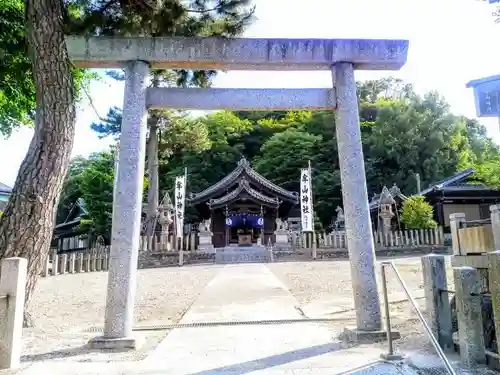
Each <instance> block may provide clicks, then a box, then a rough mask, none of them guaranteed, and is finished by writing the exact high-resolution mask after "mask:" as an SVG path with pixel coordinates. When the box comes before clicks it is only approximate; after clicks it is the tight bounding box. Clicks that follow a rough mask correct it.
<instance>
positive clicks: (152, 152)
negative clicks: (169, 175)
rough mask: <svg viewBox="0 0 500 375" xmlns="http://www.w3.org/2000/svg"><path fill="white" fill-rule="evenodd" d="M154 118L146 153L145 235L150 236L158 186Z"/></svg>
mask: <svg viewBox="0 0 500 375" xmlns="http://www.w3.org/2000/svg"><path fill="white" fill-rule="evenodd" d="M157 121H158V120H157V119H156V117H154V116H152V117H151V121H150V124H149V139H148V145H147V153H148V178H149V181H148V182H149V186H148V211H147V227H146V235H147V236H152V235H153V234H154V232H155V226H156V213H157V210H158V204H159V197H158V196H159V185H158V126H157Z"/></svg>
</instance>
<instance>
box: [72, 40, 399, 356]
mask: <svg viewBox="0 0 500 375" xmlns="http://www.w3.org/2000/svg"><path fill="white" fill-rule="evenodd" d="M67 46H68V52H69V56H70V58H71V60H72V61H73V63H74V64H75V66H77V67H80V68H115V69H116V68H121V69H125V95H124V104H123V122H122V128H121V137H120V156H119V174H118V182H117V187H116V189H117V194H116V199H115V201H114V202H113V212H114V215H113V228H112V241H111V259H110V267H109V279H108V291H107V300H106V313H105V326H104V336H103V337H100V338H95V339H93V340H92V342H91V344H92V345H93V346H94V347H107V348H109V347H120V348H135V347H136V342H135V340H134V338H133V337H132V323H133V314H134V311H133V309H134V298H135V290H136V272H137V271H136V270H137V257H138V248H139V236H140V232H139V231H140V219H141V209H142V204H141V203H142V191H143V176H144V160H145V147H146V146H145V143H146V117H147V111H148V108H182V109H232V110H285V109H289V110H300V109H309V110H311V109H312V110H314V109H316V110H320V109H322V110H326V109H328V110H334V111H335V113H336V120H335V121H336V132H337V142H338V152H339V162H340V169H341V182H342V195H343V202H344V210H345V226H346V233H347V245H348V249H349V259H350V263H351V278H352V285H353V294H354V302H355V308H356V323H357V327H356V332H358V333H365V332H374V331H380V330H381V329H382V323H381V312H380V300H379V296H378V292H377V280H376V275H375V251H374V244H373V238H372V228H371V221H370V212H369V208H368V195H367V188H366V175H365V166H364V160H363V150H362V144H361V130H360V125H359V115H358V100H357V95H356V82H355V78H354V70H355V69H360V70H398V69H400V68H401V67H402V66H403V65H404V64H405V62H406V58H407V53H408V41H405V40H364V39H353V40H351V39H334V40H324V39H310V40H308V39H244V38H241V39H219V38H159V37H157V38H144V37H90V38H84V37H68V38H67ZM150 69H201V70H204V69H205V70H206V69H216V70H281V71H293V70H295V71H310V70H327V71H331V74H332V81H333V84H332V86H333V90H332V89H196V88H187V89H184V88H148V77H149V72H150ZM332 277H334V275H332Z"/></svg>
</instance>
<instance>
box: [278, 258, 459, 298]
mask: <svg viewBox="0 0 500 375" xmlns="http://www.w3.org/2000/svg"><path fill="white" fill-rule="evenodd" d="M394 261H395V263H396V267H397V269H398V271H399V272H400V274H401V276H402V278H403V280H404V281H405V283H406V285H407V286H408V288H409V289H410V291H415V290H419V289H422V287H423V281H422V266H421V261H420V257H406V258H397V259H394ZM269 268H270V269H271V271H272V272H273V273H274V274H275V275H276V276H277V277H278V278H279V279H280V280H281V281H282V282H283V283H284V284H285V285H286V286H287V287H288V288H289V289H290V291H291V293H292V294H293V295H294V296H295V298H297V300H298V301H299V303H300V304H301V305H302V306H303V305H307V304H309V303H311V302H314V301H317V300H322V299H323V300H324V299H351V297H352V287H351V280H350V278H351V276H350V264H349V261H348V260H332V261H328V260H327V261H314V262H286V263H273V264H269ZM377 274H378V278H379V280H380V267H379V266H377ZM447 276H448V284H449V285H448V288H449V289H453V283H452V281H453V279H452V273H451V266H450V265H449V262H448V270H447ZM387 281H388V292H389V294H391V293H401V292H402V291H403V290H402V289H401V286H400V285H399V283H398V282H397V279H396V276H395V275H394V274H393V272H392V271H388V273H387Z"/></svg>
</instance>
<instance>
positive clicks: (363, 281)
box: [332, 63, 382, 335]
mask: <svg viewBox="0 0 500 375" xmlns="http://www.w3.org/2000/svg"><path fill="white" fill-rule="evenodd" d="M332 79H333V85H334V90H335V92H336V97H337V109H336V112H335V115H336V117H335V126H336V132H337V144H338V153H339V164H340V177H341V183H342V197H343V202H344V215H345V229H346V234H347V248H348V251H349V260H350V263H351V280H352V289H353V294H354V306H355V308H356V325H357V327H356V328H357V330H356V331H357V332H356V335H358V333H361V334H362V333H363V331H365V332H373V331H379V330H380V329H381V328H382V319H381V312H380V298H379V295H378V291H377V279H376V274H375V247H374V244H373V236H372V225H371V221H370V209H369V207H368V192H367V188H366V173H365V162H364V159H363V145H362V143H361V129H360V124H359V109H358V97H357V95H356V80H355V78H354V66H353V64H352V63H338V64H335V65H334V66H333V68H332Z"/></svg>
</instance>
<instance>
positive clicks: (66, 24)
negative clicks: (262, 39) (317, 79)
mask: <svg viewBox="0 0 500 375" xmlns="http://www.w3.org/2000/svg"><path fill="white" fill-rule="evenodd" d="M248 4H249V0H230V1H228V0H215V1H208V0H191V1H183V0H169V1H159V2H150V1H145V0H97V1H95V0H37V1H35V0H26V1H25V4H24V9H23V5H22V1H21V0H12V1H3V2H0V12H1V13H0V30H1V31H0V38H2V39H1V40H0V42H2V43H1V44H2V47H1V48H2V51H1V52H2V63H1V64H0V68H1V69H2V70H1V71H0V77H1V78H0V85H1V86H0V116H2V118H0V120H4V119H7V121H5V122H2V121H0V122H2V127H3V129H2V127H0V131H3V132H4V133H8V130H7V131H6V130H5V129H11V128H12V126H16V125H19V124H24V123H26V122H29V120H30V119H31V118H33V117H34V119H35V120H34V130H35V132H34V137H33V139H32V141H31V144H30V147H29V151H28V154H27V156H26V158H25V159H24V161H23V163H22V164H21V167H20V170H19V175H18V177H17V180H16V183H15V186H14V188H13V193H12V196H11V199H10V201H9V203H8V205H7V207H6V209H5V211H4V214H3V216H2V219H1V220H0V256H1V257H7V256H21V257H25V258H27V259H28V272H29V274H28V282H27V290H26V291H27V293H26V307H28V302H29V300H30V297H31V296H32V292H33V290H34V287H35V283H36V280H37V278H38V275H39V274H40V269H41V267H42V264H43V261H44V259H45V258H46V257H47V254H48V250H49V246H50V240H51V237H52V232H53V226H54V218H55V214H56V207H57V204H58V201H59V196H60V193H61V189H62V186H63V182H64V178H65V175H66V172H67V170H68V164H69V159H70V154H71V151H72V146H73V140H74V133H75V113H76V112H75V100H76V99H77V93H78V90H77V88H78V85H75V83H78V82H81V81H82V80H81V78H82V77H85V74H83V73H82V71H79V70H75V69H72V66H71V62H70V60H69V57H68V52H67V49H66V43H65V33H69V34H79V35H83V34H84V35H125V34H127V35H130V34H137V35H155V36H156V35H181V34H182V33H184V32H186V30H198V31H199V34H200V35H201V34H202V30H207V31H211V35H221V36H223V35H236V34H238V33H239V32H240V31H241V30H243V28H244V26H245V25H246V24H247V23H248V22H249V20H250V19H251V17H252V15H253V8H248V7H246V6H247V5H248ZM181 21H182V22H181ZM153 26H154V27H158V29H159V30H161V32H158V31H155V29H154V27H153ZM4 42H5V43H4ZM27 46H29V51H30V53H29V54H28V52H27V51H28V48H27ZM4 56H6V59H5V60H4ZM4 62H5V63H4ZM27 62H31V63H30V64H27ZM210 74H211V73H210V72H188V71H182V70H181V71H179V75H180V76H183V77H187V78H189V77H192V79H194V80H196V79H198V78H200V79H203V77H206V76H209V75H210ZM30 77H33V79H32V80H31V79H30ZM16 93H19V95H16ZM35 98H36V114H35V115H34V116H33V113H35ZM6 99H8V100H10V101H13V102H14V103H8V101H6Z"/></svg>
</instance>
